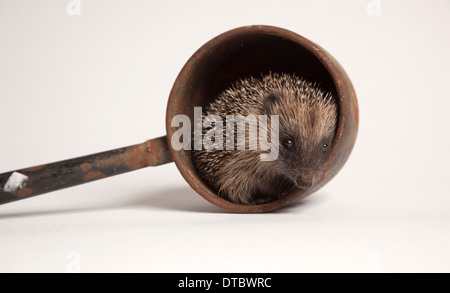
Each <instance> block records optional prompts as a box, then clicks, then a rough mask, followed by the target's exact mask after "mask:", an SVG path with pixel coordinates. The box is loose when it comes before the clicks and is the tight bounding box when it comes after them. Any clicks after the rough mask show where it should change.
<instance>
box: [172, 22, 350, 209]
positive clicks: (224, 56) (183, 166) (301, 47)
mask: <svg viewBox="0 0 450 293" xmlns="http://www.w3.org/2000/svg"><path fill="white" fill-rule="evenodd" d="M316 49H317V50H320V49H319V48H318V47H315V45H314V44H313V43H311V42H310V41H308V40H306V39H304V38H302V37H300V36H298V35H297V34H295V33H292V32H289V31H286V30H284V29H279V28H274V27H266V26H256V27H245V28H240V29H236V30H233V31H229V32H227V33H225V34H222V35H220V36H219V37H216V38H215V39H213V40H211V41H210V42H208V43H207V44H206V45H204V46H203V47H202V48H200V49H199V50H198V51H197V52H196V53H195V54H194V56H193V57H192V58H191V59H190V60H189V61H188V63H187V64H186V65H185V67H184V68H183V70H182V71H181V73H180V75H179V77H178V78H177V80H176V82H175V85H174V87H173V89H172V92H171V95H170V98H169V103H168V108H167V121H166V122H167V131H168V137H169V141H170V137H171V135H172V134H173V132H174V131H175V130H176V128H172V127H171V126H170V122H171V119H172V117H173V116H175V115H177V114H185V115H188V116H189V117H190V118H191V121H193V113H194V111H193V110H194V106H203V107H204V106H206V105H208V104H209V103H210V102H211V100H213V99H215V98H216V97H217V95H218V94H219V93H220V92H222V91H223V90H224V89H226V88H228V87H229V86H230V85H231V84H232V83H233V82H235V81H237V80H238V79H241V78H244V77H248V76H255V77H259V76H261V74H264V73H268V72H269V71H272V72H284V73H295V74H297V75H299V76H302V77H303V78H305V79H307V80H309V81H312V82H316V83H317V84H319V85H320V86H321V87H322V88H323V89H325V90H327V91H330V92H332V93H333V94H334V96H336V97H338V88H337V87H336V78H338V77H339V76H338V75H337V74H335V76H334V78H333V76H332V74H331V73H330V70H329V69H330V68H327V67H326V66H328V65H330V64H328V65H327V63H326V61H327V60H325V61H324V60H319V58H318V57H317V53H315V50H316ZM321 54H322V56H325V53H323V52H322V53H321ZM324 58H325V57H324ZM330 62H331V63H332V62H333V61H330ZM328 67H329V66H328ZM340 121H341V120H340ZM171 153H172V157H173V159H174V161H175V163H176V164H177V166H178V168H179V169H180V172H181V173H182V175H183V176H184V178H185V179H186V180H187V181H188V183H189V184H190V185H191V187H193V188H194V189H195V190H196V191H197V192H199V193H200V194H201V195H202V196H203V197H205V198H206V199H207V200H209V201H212V202H213V203H214V204H216V205H219V206H221V207H222V208H225V209H227V210H231V211H238V212H264V211H270V210H273V209H275V208H278V207H280V206H283V205H286V204H288V203H289V202H291V201H293V200H294V199H298V198H299V197H301V194H300V193H305V192H303V191H296V192H294V193H296V194H295V195H292V196H288V197H287V198H286V199H283V202H278V203H276V202H273V203H269V204H264V205H258V206H244V205H238V204H234V203H230V202H228V201H226V200H223V199H222V198H219V197H218V196H217V195H216V194H215V191H214V190H211V189H210V188H209V187H208V186H206V185H205V183H204V182H203V181H202V180H201V177H200V176H199V174H197V173H196V170H195V168H194V166H193V164H192V157H191V152H190V151H185V150H182V151H175V150H173V149H171ZM313 189H314V187H313ZM311 191H313V190H311Z"/></svg>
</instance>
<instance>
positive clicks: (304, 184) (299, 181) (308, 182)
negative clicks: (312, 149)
mask: <svg viewBox="0 0 450 293" xmlns="http://www.w3.org/2000/svg"><path fill="white" fill-rule="evenodd" d="M313 184H314V175H299V176H297V178H296V180H295V185H297V187H298V188H300V189H304V190H306V189H309V188H311V186H312V185H313Z"/></svg>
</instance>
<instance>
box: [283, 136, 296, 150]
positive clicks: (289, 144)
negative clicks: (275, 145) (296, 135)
mask: <svg viewBox="0 0 450 293" xmlns="http://www.w3.org/2000/svg"><path fill="white" fill-rule="evenodd" d="M283 145H284V147H285V148H287V149H288V150H290V149H292V147H293V146H294V141H293V140H292V139H287V140H285V141H284V143H283Z"/></svg>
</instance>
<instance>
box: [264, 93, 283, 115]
mask: <svg viewBox="0 0 450 293" xmlns="http://www.w3.org/2000/svg"><path fill="white" fill-rule="evenodd" d="M281 99H283V94H282V93H281V92H279V91H272V92H271V93H270V94H268V95H267V98H266V101H265V102H264V112H265V113H266V114H269V115H270V114H272V112H273V111H272V110H273V108H274V107H275V106H277V105H278V104H279V102H280V101H281Z"/></svg>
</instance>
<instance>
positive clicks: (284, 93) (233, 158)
mask: <svg viewBox="0 0 450 293" xmlns="http://www.w3.org/2000/svg"><path fill="white" fill-rule="evenodd" d="M238 114H240V115H243V116H247V115H249V114H251V115H254V116H256V117H259V115H267V116H268V117H270V115H278V116H279V133H278V135H279V156H278V159H276V160H274V161H262V160H261V158H260V155H261V154H262V153H267V152H268V151H263V150H261V148H260V147H259V146H258V147H257V149H256V150H249V149H248V129H247V135H246V139H247V148H246V149H245V150H236V148H235V150H226V147H225V139H224V140H223V144H224V147H223V150H216V149H214V150H205V149H202V150H197V151H193V158H194V164H195V166H196V168H197V170H198V172H199V174H200V176H201V177H202V179H203V180H204V181H205V182H206V183H207V184H209V185H210V187H211V188H213V189H214V190H215V191H216V192H217V193H218V194H219V196H221V197H223V198H225V199H228V200H229V201H232V202H235V203H240V204H260V203H265V202H269V201H271V200H275V199H278V198H281V197H283V196H285V195H286V194H287V193H289V192H290V191H292V190H293V189H294V188H301V189H308V188H310V187H311V186H312V185H313V184H314V183H315V182H316V180H317V179H319V178H320V177H321V176H322V175H323V172H324V165H325V163H326V161H327V158H328V152H329V149H330V145H331V143H332V141H333V138H334V135H335V131H336V125H337V106H336V102H335V100H334V99H333V97H332V95H331V94H330V93H325V92H324V91H322V90H321V89H319V88H318V87H317V86H316V85H315V84H312V83H310V82H307V81H305V80H303V79H302V78H300V77H297V76H295V75H289V74H278V73H270V74H267V75H263V76H262V77H261V78H260V79H257V78H254V77H249V78H245V79H242V80H239V81H237V82H236V83H234V84H233V85H232V86H231V87H230V88H229V89H227V90H225V91H224V92H222V93H221V94H220V95H219V96H218V97H217V98H216V99H215V100H214V101H213V102H212V103H211V104H210V105H209V106H208V107H207V108H206V111H205V112H204V113H203V117H205V116H208V115H218V116H219V117H221V118H222V120H223V121H225V120H226V116H227V115H238ZM223 126H224V127H223V133H224V138H225V137H226V136H225V134H226V127H225V126H226V125H225V123H224V125H223ZM270 126H271V123H270V119H268V123H267V126H266V127H265V129H262V127H263V126H261V125H259V126H258V127H261V128H259V129H258V130H259V131H260V132H261V131H262V132H263V133H268V136H269V137H270ZM209 129H211V128H204V129H203V130H202V133H203V134H205V133H206V132H207V131H208V130H209ZM235 133H236V129H235ZM269 140H270V139H269Z"/></svg>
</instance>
